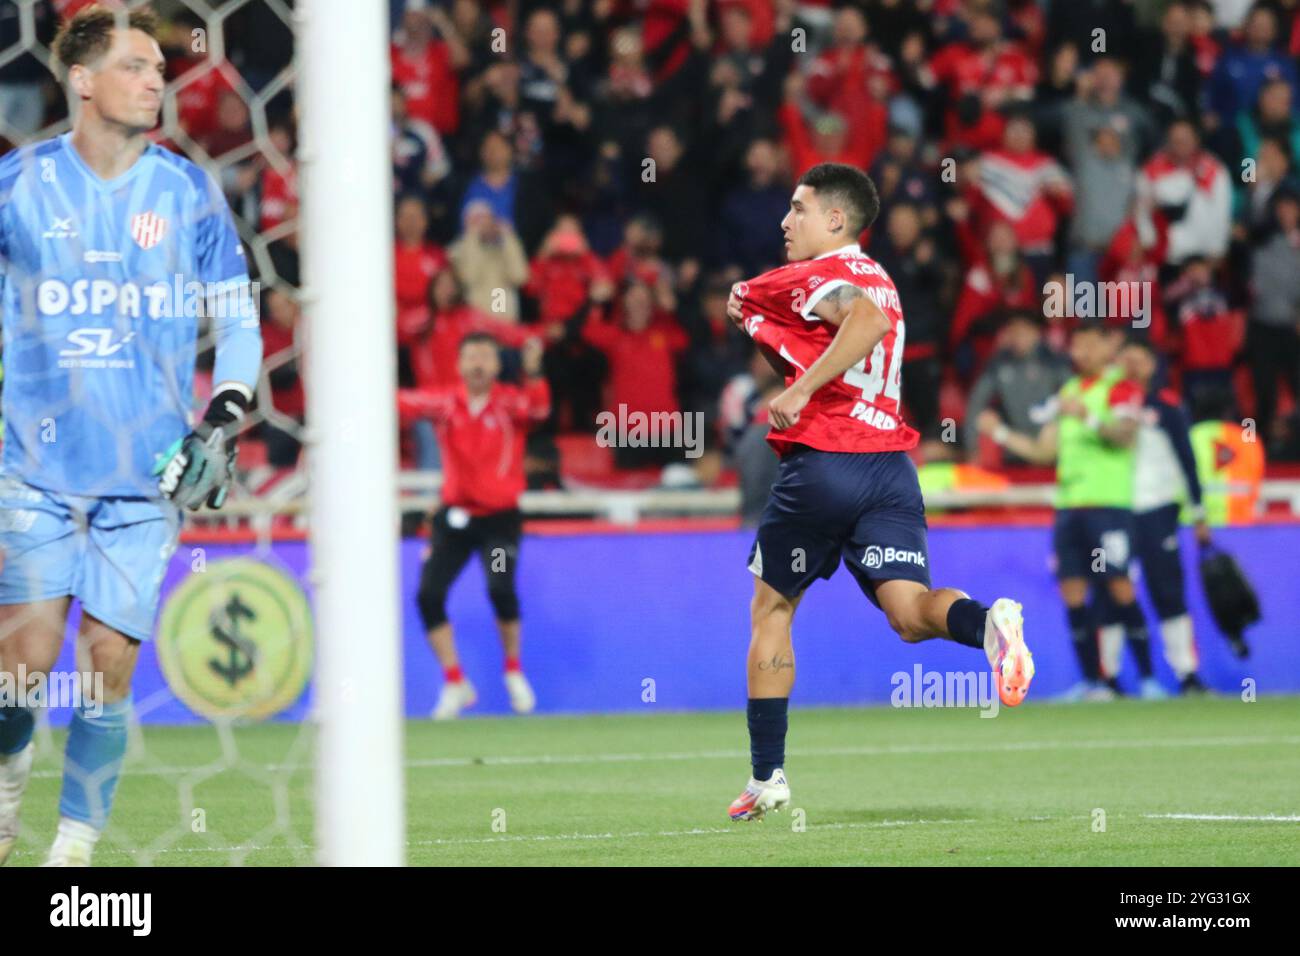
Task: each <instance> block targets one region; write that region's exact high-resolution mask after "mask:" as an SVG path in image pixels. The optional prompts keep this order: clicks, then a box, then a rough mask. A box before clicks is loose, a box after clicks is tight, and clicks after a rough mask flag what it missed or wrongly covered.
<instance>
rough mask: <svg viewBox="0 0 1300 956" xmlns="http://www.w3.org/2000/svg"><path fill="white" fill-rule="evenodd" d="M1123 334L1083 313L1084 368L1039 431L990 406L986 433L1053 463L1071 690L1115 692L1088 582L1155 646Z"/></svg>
mask: <svg viewBox="0 0 1300 956" xmlns="http://www.w3.org/2000/svg"><path fill="white" fill-rule="evenodd" d="M1121 341H1122V334H1121V333H1120V331H1119V330H1118V329H1114V328H1108V327H1106V326H1105V325H1103V324H1102V323H1101V322H1084V323H1083V324H1081V325H1079V326H1078V327H1077V328H1076V329H1075V331H1074V333H1073V335H1072V336H1071V337H1070V358H1071V359H1072V360H1073V361H1074V367H1075V371H1076V372H1077V374H1076V375H1075V376H1074V377H1073V378H1071V379H1070V380H1069V381H1068V382H1066V383H1065V384H1064V385H1063V386H1062V387H1061V390H1060V392H1059V393H1058V394H1057V418H1056V420H1055V421H1052V422H1049V423H1048V424H1047V425H1045V426H1043V428H1042V430H1041V431H1040V432H1039V433H1038V434H1037V435H1036V436H1030V435H1025V434H1022V433H1020V432H1015V431H1011V430H1009V429H1008V428H1007V426H1006V425H1005V424H1004V423H1003V422H1002V420H1001V419H1000V418H999V417H998V415H997V413H996V412H994V411H992V410H987V411H985V412H984V413H982V414H981V415H980V420H979V422H977V425H978V427H979V429H980V431H981V432H984V433H985V434H987V435H990V436H991V437H992V438H993V440H994V441H995V442H997V443H998V444H999V445H1002V446H1003V447H1005V448H1007V449H1008V450H1009V451H1011V452H1013V453H1014V454H1016V455H1018V456H1020V457H1021V458H1023V459H1024V460H1025V461H1030V462H1035V463H1039V464H1050V463H1051V462H1052V461H1055V462H1056V523H1055V527H1054V530H1053V533H1052V545H1053V549H1054V551H1055V556H1056V576H1057V581H1058V584H1059V587H1060V589H1061V598H1062V600H1063V601H1064V602H1065V608H1066V620H1067V623H1068V626H1069V632H1070V641H1071V644H1072V645H1073V647H1074V651H1075V654H1076V655H1077V657H1078V660H1079V668H1080V670H1081V671H1082V672H1083V677H1084V682H1083V683H1082V684H1081V685H1079V686H1077V687H1076V688H1075V689H1074V690H1072V691H1071V692H1070V694H1069V696H1071V697H1076V698H1078V697H1082V698H1084V699H1088V700H1109V699H1111V698H1113V697H1114V691H1113V690H1112V689H1111V688H1110V687H1108V686H1107V685H1106V684H1105V683H1103V681H1102V672H1101V662H1100V659H1099V655H1098V647H1097V641H1096V638H1095V634H1096V628H1095V626H1094V624H1093V622H1092V620H1091V616H1090V615H1089V613H1088V590H1089V587H1090V586H1092V585H1094V584H1095V585H1097V586H1098V587H1099V588H1104V590H1105V592H1106V594H1107V595H1108V596H1109V598H1110V600H1111V601H1113V602H1114V605H1115V614H1116V617H1117V620H1118V622H1119V623H1120V624H1121V625H1122V626H1123V628H1124V630H1125V632H1126V634H1127V637H1128V641H1129V644H1130V646H1132V647H1134V648H1135V651H1136V653H1138V654H1141V653H1142V651H1143V650H1144V649H1145V650H1147V653H1148V655H1149V640H1148V637H1147V629H1146V619H1145V618H1144V617H1143V615H1142V609H1141V607H1139V606H1138V603H1137V592H1136V591H1135V589H1134V587H1133V581H1132V579H1131V578H1130V577H1129V573H1128V571H1129V561H1130V558H1131V556H1132V541H1133V478H1134V449H1135V444H1136V439H1137V434H1138V419H1139V417H1140V413H1141V409H1142V391H1141V389H1140V388H1139V387H1138V386H1137V385H1135V384H1134V383H1133V382H1131V381H1129V380H1128V379H1127V378H1126V377H1125V374H1124V371H1123V369H1121V368H1120V367H1119V366H1117V365H1114V364H1112V363H1113V362H1114V361H1115V357H1116V353H1117V351H1118V346H1119V344H1120V342H1121Z"/></svg>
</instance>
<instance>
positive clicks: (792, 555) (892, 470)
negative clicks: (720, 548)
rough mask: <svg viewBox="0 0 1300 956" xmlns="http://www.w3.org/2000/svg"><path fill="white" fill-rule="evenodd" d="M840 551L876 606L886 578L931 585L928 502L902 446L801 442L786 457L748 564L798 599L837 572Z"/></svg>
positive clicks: (759, 527) (780, 588)
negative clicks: (836, 448)
mask: <svg viewBox="0 0 1300 956" xmlns="http://www.w3.org/2000/svg"><path fill="white" fill-rule="evenodd" d="M841 557H843V559H844V563H845V564H846V565H847V566H848V569H849V571H850V572H851V573H852V574H853V577H854V578H855V579H856V580H857V582H858V587H860V588H862V592H863V593H864V594H866V596H867V597H868V598H870V599H871V602H872V603H873V604H875V605H876V606H877V607H879V606H880V602H879V601H877V600H876V585H877V584H879V583H880V582H882V581H895V580H899V579H902V580H906V581H917V582H919V583H921V584H924V585H925V586H926V587H929V586H930V557H929V551H928V550H927V547H926V524H925V502H924V501H923V500H922V498H921V485H920V482H919V481H918V480H917V477H916V466H915V465H913V464H912V461H911V459H910V458H908V457H907V455H906V454H904V453H903V452H901V451H890V452H829V451H818V450H817V449H815V448H807V447H804V446H797V447H796V448H795V449H794V450H792V451H790V452H788V453H786V455H785V457H783V458H782V459H781V464H780V467H779V470H778V472H777V479H776V482H775V484H773V485H772V494H771V496H770V497H769V498H768V501H767V507H766V508H765V509H763V514H762V517H760V518H759V522H758V532H757V535H756V536H755V539H754V546H753V547H752V548H751V549H750V552H749V570H750V571H751V572H753V573H754V574H755V575H757V576H758V577H760V578H762V579H763V581H764V582H766V583H767V584H769V585H770V586H771V587H773V588H774V589H775V590H777V591H780V592H781V593H782V594H784V595H785V596H786V597H789V598H793V597H797V596H798V595H799V594H802V593H803V591H804V589H805V588H807V587H808V585H810V584H812V583H813V581H815V580H817V578H829V577H830V576H831V575H832V574H834V573H835V570H836V568H838V567H839V566H840V558H841Z"/></svg>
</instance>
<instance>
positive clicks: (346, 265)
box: [295, 0, 405, 866]
mask: <svg viewBox="0 0 1300 956" xmlns="http://www.w3.org/2000/svg"><path fill="white" fill-rule="evenodd" d="M295 19H296V21H297V25H298V29H297V44H296V46H297V56H298V57H299V71H298V76H299V83H300V105H301V123H300V127H299V130H300V149H299V158H300V176H301V183H302V201H301V222H300V237H301V238H300V248H301V250H302V255H303V279H304V286H303V290H302V303H303V315H304V325H305V326H306V328H307V329H308V330H309V331H308V343H307V349H306V352H307V373H308V374H307V426H308V427H307V435H306V439H307V440H306V443H305V444H306V452H307V458H308V463H309V468H310V474H311V487H312V500H311V580H312V583H313V588H314V591H315V598H316V618H317V633H318V635H319V643H318V655H317V661H318V663H317V672H316V682H315V694H316V698H315V711H316V715H317V718H318V721H319V728H320V730H319V744H318V748H317V758H316V786H317V794H316V796H317V799H316V804H317V806H316V821H317V823H316V829H317V836H318V839H319V845H320V847H321V851H320V862H321V863H324V864H327V865H332V866H398V865H401V864H402V863H403V862H404V858H405V835H404V834H405V821H404V817H403V805H404V802H403V779H402V719H401V713H402V684H401V624H400V620H399V614H398V610H399V605H398V587H399V585H398V572H397V560H398V554H397V548H398V511H397V503H396V492H397V481H396V462H397V445H396V442H397V438H396V435H397V422H396V414H397V412H396V401H395V388H396V367H395V366H396V360H395V358H394V354H393V333H392V329H393V327H394V324H393V323H394V316H393V309H394V306H393V292H392V283H393V264H392V263H393V260H392V249H393V240H392V235H393V229H392V220H393V213H392V201H393V200H392V190H391V183H392V166H391V162H390V159H389V157H390V151H389V145H388V140H389V76H390V68H389V62H388V4H387V3H385V2H383V0H359V2H349V3H346V4H344V3H339V2H338V0H301V2H300V3H299V4H298V7H297V12H296V16H295Z"/></svg>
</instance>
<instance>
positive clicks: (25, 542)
mask: <svg viewBox="0 0 1300 956" xmlns="http://www.w3.org/2000/svg"><path fill="white" fill-rule="evenodd" d="M156 31H157V24H156V21H155V19H154V18H153V16H152V15H151V14H149V13H148V12H147V11H141V10H137V11H133V12H131V13H130V14H129V15H128V14H126V13H124V12H122V11H120V10H108V9H105V8H102V7H99V6H91V7H88V8H86V9H84V10H82V11H81V12H80V13H78V14H77V15H76V16H75V17H73V18H71V19H70V20H69V21H68V22H67V23H66V24H65V25H64V27H63V29H62V30H61V31H60V33H59V36H58V38H57V39H56V40H55V46H54V49H55V53H56V55H57V57H58V59H59V61H60V64H61V66H62V67H63V70H64V71H65V72H66V82H67V86H68V89H69V92H70V99H71V101H72V104H73V111H74V112H73V125H72V131H71V133H67V134H64V135H62V136H59V137H56V138H54V139H49V140H44V141H42V142H37V143H32V144H29V145H26V146H23V147H21V148H19V149H17V150H15V151H13V152H11V153H9V154H8V155H6V156H4V157H3V158H0V309H3V323H4V346H3V348H4V364H5V381H4V393H3V401H4V409H3V411H4V457H3V467H2V469H0V561H2V562H3V563H2V564H0V675H3V674H7V675H13V677H11V679H10V683H9V684H8V685H7V686H8V688H9V692H7V693H5V694H4V695H3V699H0V862H3V861H4V859H5V858H6V857H7V856H8V855H9V853H10V852H11V851H12V849H13V846H14V842H15V840H16V838H17V835H18V811H19V805H20V802H21V798H22V793H23V790H24V788H25V786H26V783H27V778H28V776H29V775H30V771H31V762H32V743H31V738H32V725H33V714H32V711H31V709H30V706H26V705H30V704H31V703H32V702H31V701H30V700H28V699H27V695H26V694H21V695H20V694H17V693H14V692H13V691H14V690H15V686H14V685H15V681H16V679H17V677H18V676H19V675H22V674H23V673H24V672H25V673H26V675H27V678H28V680H29V681H30V680H31V678H32V675H35V674H38V673H39V674H45V673H48V672H49V670H50V668H51V667H52V666H53V665H54V663H55V661H56V659H57V657H58V655H59V651H60V649H61V647H62V644H63V638H64V633H65V631H66V627H67V616H68V611H69V607H70V603H71V599H72V598H76V599H77V600H78V601H79V602H80V604H81V611H82V613H81V622H80V629H79V633H78V661H79V663H78V668H77V669H78V671H87V670H89V671H91V672H93V674H94V681H93V683H98V682H99V680H100V679H101V675H102V693H100V694H99V697H98V699H91V698H90V697H89V694H90V693H92V692H93V689H94V688H93V687H85V686H83V690H82V696H83V700H82V701H81V703H80V705H79V706H78V707H77V708H75V709H74V713H73V717H72V723H71V726H70V728H69V732H68V740H67V748H66V753H65V757H64V767H63V788H62V793H61V796H60V800H59V825H58V832H57V834H56V836H55V839H54V845H53V848H52V849H51V850H50V853H49V857H48V860H47V865H55V866H60V865H61V866H71V865H86V864H88V863H89V862H90V856H91V852H92V850H93V849H94V846H95V842H96V840H97V839H98V838H99V835H100V833H101V832H102V830H103V829H104V826H105V824H106V823H107V821H108V816H109V811H110V809H111V807H112V803H113V794H114V792H115V790H116V788H117V778H118V774H119V771H120V769H121V765H122V757H123V754H124V752H125V750H126V733H127V719H128V717H129V714H130V710H131V675H132V672H133V670H134V668H135V662H136V659H137V657H138V655H139V651H140V642H141V641H146V640H149V639H150V637H151V636H152V632H153V628H154V623H155V619H156V615H157V609H158V597H159V590H160V588H161V585H162V579H163V573H164V571H165V569H166V567H167V564H168V560H169V558H170V557H171V554H172V552H173V551H174V550H175V547H176V542H177V536H178V533H179V529H180V519H181V514H182V509H184V508H190V509H197V508H200V507H202V506H204V505H207V506H208V507H220V505H221V502H222V501H223V500H224V498H225V494H226V488H227V485H228V483H229V480H230V469H231V467H232V465H233V455H234V451H235V448H234V441H235V435H236V434H237V432H238V429H239V426H240V424H241V422H242V419H243V417H244V413H245V411H246V410H247V408H248V406H249V404H250V402H251V400H252V396H253V387H254V386H255V384H256V380H257V375H258V370H259V365H260V362H261V354H262V349H261V335H260V332H259V329H258V325H257V318H256V314H255V311H254V310H253V309H252V303H251V296H250V288H249V281H248V273H247V266H246V264H245V261H244V256H243V250H242V248H241V246H240V243H239V237H238V234H237V233H236V230H235V226H234V221H233V219H232V218H231V215H230V210H229V208H228V207H227V205H226V202H225V199H224V197H223V196H222V195H221V192H220V190H219V189H218V188H217V186H216V184H215V183H214V182H213V181H212V180H211V179H210V178H209V177H208V176H207V174H206V173H204V172H203V170H201V169H200V168H199V167H197V166H195V165H194V164H193V163H191V162H189V161H188V160H186V159H184V158H182V157H180V156H177V155H175V154H173V153H171V152H169V151H167V150H165V149H163V148H161V147H159V146H157V145H154V144H151V143H150V142H149V140H148V138H147V136H146V134H147V133H148V131H149V130H151V129H153V127H154V126H156V125H157V123H158V114H159V110H160V108H161V106H162V96H163V70H164V61H163V55H162V51H161V50H160V49H159V47H158V43H157V41H156V39H155V36H156ZM214 302H215V303H216V304H217V306H218V308H217V309H215V310H214V308H213V306H214ZM232 306H233V307H232ZM205 316H206V317H207V320H208V321H210V322H211V328H212V333H213V336H214V338H215V340H216V368H215V371H214V376H213V382H214V385H213V398H212V402H211V404H210V405H209V406H208V409H207V411H206V412H205V413H204V414H203V416H202V418H201V419H200V420H199V421H197V422H194V423H192V422H191V417H192V416H191V410H192V406H193V404H194V396H193V381H194V363H195V352H196V348H195V343H196V338H197V336H198V333H199V326H200V323H201V321H203V320H204V317H205ZM0 686H4V685H0Z"/></svg>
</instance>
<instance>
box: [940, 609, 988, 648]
mask: <svg viewBox="0 0 1300 956" xmlns="http://www.w3.org/2000/svg"><path fill="white" fill-rule="evenodd" d="M988 613H989V609H988V608H986V607H985V606H984V605H983V604H981V603H980V602H979V601H975V600H972V599H971V598H958V599H957V600H955V601H953V602H952V606H951V607H950V608H948V636H949V637H951V638H952V639H953V640H954V641H956V642H957V643H958V644H965V645H966V646H967V647H978V648H980V649H983V647H984V618H985V617H986V616H987V614H988Z"/></svg>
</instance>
